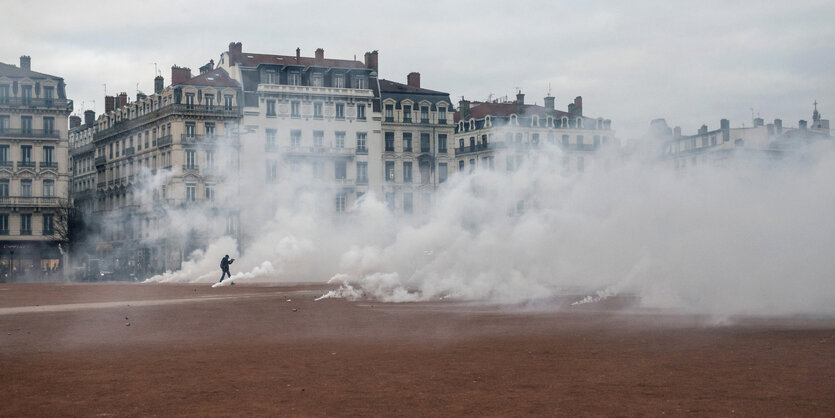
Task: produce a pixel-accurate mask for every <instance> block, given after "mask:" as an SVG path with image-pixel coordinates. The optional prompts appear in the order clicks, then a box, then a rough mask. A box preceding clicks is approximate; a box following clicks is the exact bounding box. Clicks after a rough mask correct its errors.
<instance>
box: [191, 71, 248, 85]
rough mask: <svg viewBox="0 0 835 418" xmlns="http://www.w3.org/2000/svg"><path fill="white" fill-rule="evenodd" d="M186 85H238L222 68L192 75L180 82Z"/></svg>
mask: <svg viewBox="0 0 835 418" xmlns="http://www.w3.org/2000/svg"><path fill="white" fill-rule="evenodd" d="M180 84H181V85H186V86H212V87H238V86H239V85H238V82H237V81H235V80H233V79H232V78H231V77H229V73H227V72H226V70H224V69H223V68H215V69H214V70H211V71H207V72H205V73H203V74H199V75H197V76H195V77H192V78H191V79H189V80H188V81H184V82H182V83H180Z"/></svg>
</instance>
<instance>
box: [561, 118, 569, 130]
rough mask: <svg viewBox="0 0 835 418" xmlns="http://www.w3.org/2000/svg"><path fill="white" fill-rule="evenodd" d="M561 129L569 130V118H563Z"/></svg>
mask: <svg viewBox="0 0 835 418" xmlns="http://www.w3.org/2000/svg"><path fill="white" fill-rule="evenodd" d="M560 127H561V128H563V129H565V128H568V116H563V117H562V119H561V120H560Z"/></svg>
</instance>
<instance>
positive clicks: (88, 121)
mask: <svg viewBox="0 0 835 418" xmlns="http://www.w3.org/2000/svg"><path fill="white" fill-rule="evenodd" d="M84 124H85V125H87V127H88V128H92V127H93V125H95V124H96V111H95V110H85V111H84Z"/></svg>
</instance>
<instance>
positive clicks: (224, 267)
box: [218, 254, 235, 283]
mask: <svg viewBox="0 0 835 418" xmlns="http://www.w3.org/2000/svg"><path fill="white" fill-rule="evenodd" d="M234 262H235V259H234V258H232V259H230V258H229V254H226V255H224V256H223V258H221V259H220V270H221V272H220V282H222V281H223V278H224V277H228V278H230V279H231V278H232V275H231V274H229V265H230V264H232V263H234ZM220 282H218V283H220Z"/></svg>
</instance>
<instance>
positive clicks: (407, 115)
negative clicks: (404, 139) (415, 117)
mask: <svg viewBox="0 0 835 418" xmlns="http://www.w3.org/2000/svg"><path fill="white" fill-rule="evenodd" d="M403 122H406V123H411V122H412V107H411V106H403Z"/></svg>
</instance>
